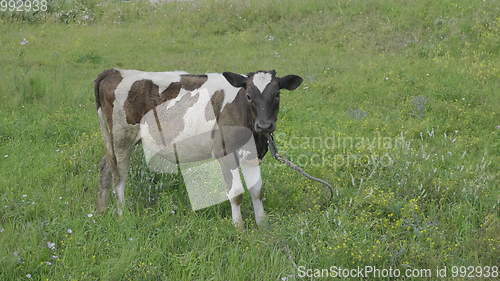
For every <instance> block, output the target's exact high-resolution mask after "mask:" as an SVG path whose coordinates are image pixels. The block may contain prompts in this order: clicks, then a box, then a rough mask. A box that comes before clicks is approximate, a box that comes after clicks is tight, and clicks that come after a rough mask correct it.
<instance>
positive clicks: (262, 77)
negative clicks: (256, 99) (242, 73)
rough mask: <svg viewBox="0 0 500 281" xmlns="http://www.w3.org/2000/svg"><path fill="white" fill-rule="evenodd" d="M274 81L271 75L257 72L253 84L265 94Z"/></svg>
mask: <svg viewBox="0 0 500 281" xmlns="http://www.w3.org/2000/svg"><path fill="white" fill-rule="evenodd" d="M272 79H273V76H272V75H271V73H267V72H257V73H255V74H254V76H253V84H254V85H255V87H257V89H259V91H260V92H261V93H262V92H264V89H265V88H266V87H267V85H268V84H269V83H271V80H272Z"/></svg>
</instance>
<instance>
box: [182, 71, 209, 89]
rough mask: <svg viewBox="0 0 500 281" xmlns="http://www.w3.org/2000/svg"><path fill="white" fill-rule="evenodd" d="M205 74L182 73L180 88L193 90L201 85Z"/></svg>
mask: <svg viewBox="0 0 500 281" xmlns="http://www.w3.org/2000/svg"><path fill="white" fill-rule="evenodd" d="M207 79H208V77H207V75H193V74H182V75H181V84H182V88H183V89H186V90H188V91H193V90H196V89H198V88H200V87H201V85H203V84H204V83H205V82H206V81H207Z"/></svg>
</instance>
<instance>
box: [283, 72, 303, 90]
mask: <svg viewBox="0 0 500 281" xmlns="http://www.w3.org/2000/svg"><path fill="white" fill-rule="evenodd" d="M302 81H304V80H303V79H302V77H300V76H297V75H287V76H285V77H281V78H280V80H279V85H280V89H287V90H289V91H292V90H295V89H297V87H299V86H300V84H302Z"/></svg>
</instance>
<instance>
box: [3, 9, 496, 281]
mask: <svg viewBox="0 0 500 281" xmlns="http://www.w3.org/2000/svg"><path fill="white" fill-rule="evenodd" d="M57 3H58V5H59V6H56V5H55V4H54V5H52V6H49V8H50V10H49V13H47V14H45V13H38V14H36V13H25V14H12V13H3V14H2V12H0V99H1V102H0V191H1V197H0V280H2V281H7V280H28V279H31V280H175V281H177V280H231V281H235V280H266V281H267V280H308V279H311V278H310V277H306V278H301V268H302V269H304V268H308V269H315V268H317V269H321V268H326V269H329V268H330V267H331V266H337V267H342V268H356V267H358V266H359V267H364V266H374V267H377V268H379V269H383V268H386V269H388V268H390V267H391V268H393V269H399V270H400V271H401V276H400V277H399V278H389V277H385V278H384V277H380V278H375V277H376V276H375V277H374V276H371V277H370V278H365V279H363V278H357V277H353V278H351V279H350V280H361V279H363V280H422V278H416V277H415V276H414V277H405V272H406V270H407V269H410V270H411V269H416V271H415V272H417V271H418V269H431V270H432V276H431V278H426V280H437V279H438V278H437V276H436V268H443V267H447V275H446V277H444V278H441V279H439V280H450V279H454V280H461V279H464V278H460V274H459V276H458V278H453V277H454V276H453V272H452V271H454V270H457V268H454V266H481V269H482V270H483V275H482V276H483V277H484V276H485V272H486V269H485V267H486V266H499V261H500V260H499V257H500V240H499V237H500V236H499V234H500V217H499V215H500V213H499V200H500V197H499V194H500V192H499V181H498V180H499V178H498V169H499V167H498V163H499V162H500V147H499V144H500V140H499V134H500V127H499V125H500V115H499V109H500V95H499V90H500V69H499V65H500V54H499V49H500V28H499V26H500V17H499V15H500V3H499V2H498V1H493V0H485V1H479V0H469V1H451V0H442V1H431V0H422V1H416V0H409V1H396V0H393V1H382V0H374V1H361V0H350V1H349V0H338V1H330V0H317V1H302V0H289V1H278V0H262V1H256V0H253V1H195V2H184V3H169V4H166V5H160V6H151V5H149V4H147V3H140V2H137V3H135V2H123V3H120V2H106V3H104V4H102V3H99V2H96V1H79V2H78V1H73V2H72V1H66V2H65V4H63V2H61V1H58V2H57ZM62 4H63V5H62ZM23 39H26V40H27V41H24V43H27V44H21V42H22V41H23ZM111 67H120V68H133V69H142V70H149V71H166V70H186V71H189V72H191V73H204V72H222V71H234V72H241V73H246V72H250V71H255V70H260V69H276V70H277V72H278V74H280V75H286V74H298V75H301V76H302V77H304V80H305V81H304V84H303V85H302V86H301V87H300V88H299V89H298V90H296V91H294V92H290V93H283V95H282V98H281V112H280V121H279V123H278V130H277V132H276V137H277V142H278V144H279V146H280V148H281V151H282V153H283V154H286V155H288V157H289V158H290V159H292V160H294V161H296V162H298V163H299V164H301V165H302V166H303V167H304V168H305V169H306V170H307V171H309V172H310V173H311V174H313V175H316V176H320V177H323V178H325V179H327V180H329V181H331V182H332V183H333V184H334V185H335V188H336V190H337V191H338V194H336V196H335V197H334V201H333V202H331V203H332V204H331V205H329V202H326V198H327V196H328V193H327V192H326V191H325V190H324V189H323V188H322V187H321V186H319V185H317V184H316V183H313V182H310V181H308V180H306V179H305V178H303V177H301V176H300V175H298V174H296V173H294V172H293V171H292V170H291V169H288V168H287V167H285V166H282V165H279V164H277V163H276V161H275V160H274V159H272V157H271V156H270V155H267V156H266V159H265V162H264V164H263V176H264V182H265V183H264V184H265V185H264V189H265V202H264V204H265V208H266V210H267V212H268V214H269V216H270V222H271V228H270V229H268V230H259V229H257V228H256V226H255V223H254V217H253V211H252V208H251V204H250V200H249V196H248V194H245V200H244V203H243V215H244V217H245V218H246V224H247V225H246V228H247V230H246V231H244V232H238V231H236V230H235V229H234V227H233V226H232V224H231V210H230V206H229V203H228V202H225V203H223V204H220V205H217V206H213V207H210V208H207V209H204V210H200V211H197V212H193V211H192V210H191V207H190V203H189V199H188V196H187V193H186V190H185V188H184V185H183V182H182V178H181V177H179V176H176V175H160V174H154V173H152V172H150V171H148V170H147V169H145V168H144V160H143V157H142V151H141V149H140V148H139V149H137V150H136V152H135V153H134V156H133V160H134V161H133V165H132V167H131V171H130V180H129V184H128V186H127V191H126V200H127V211H126V214H125V216H124V217H123V218H118V217H117V216H116V215H115V214H114V213H113V211H112V210H113V209H111V210H110V211H109V212H108V213H107V214H106V215H103V216H98V215H96V214H95V199H96V194H97V193H96V192H97V184H98V162H99V160H100V158H101V157H102V155H103V151H104V146H103V143H102V139H101V136H100V131H99V127H98V121H97V115H96V112H95V104H94V94H93V88H92V87H93V86H92V81H93V80H94V79H95V77H96V75H97V74H98V73H100V72H101V71H102V70H104V69H108V68H111ZM111 203H112V206H115V205H114V203H115V202H114V200H112V201H111ZM112 208H114V207H112ZM52 243H54V244H52ZM497 269H498V268H497ZM489 270H490V271H493V268H490V269H489ZM469 272H470V270H468V271H467V274H469ZM478 272H479V269H476V268H474V269H473V270H472V273H473V274H479V273H478ZM417 273H418V272H417ZM459 273H460V272H459ZM422 274H425V272H424V273H422ZM492 274H493V272H492ZM491 276H493V275H491ZM476 279H478V280H479V279H482V278H476ZM320 280H330V279H329V278H323V279H320ZM489 280H493V279H489ZM497 280H498V279H497Z"/></svg>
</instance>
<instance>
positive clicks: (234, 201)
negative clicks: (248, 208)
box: [231, 194, 243, 205]
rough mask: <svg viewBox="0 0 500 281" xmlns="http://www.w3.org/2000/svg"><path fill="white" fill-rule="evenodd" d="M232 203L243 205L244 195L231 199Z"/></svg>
mask: <svg viewBox="0 0 500 281" xmlns="http://www.w3.org/2000/svg"><path fill="white" fill-rule="evenodd" d="M231 202H232V203H235V204H236V205H241V203H242V202H243V194H240V195H238V196H235V197H233V199H231Z"/></svg>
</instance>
